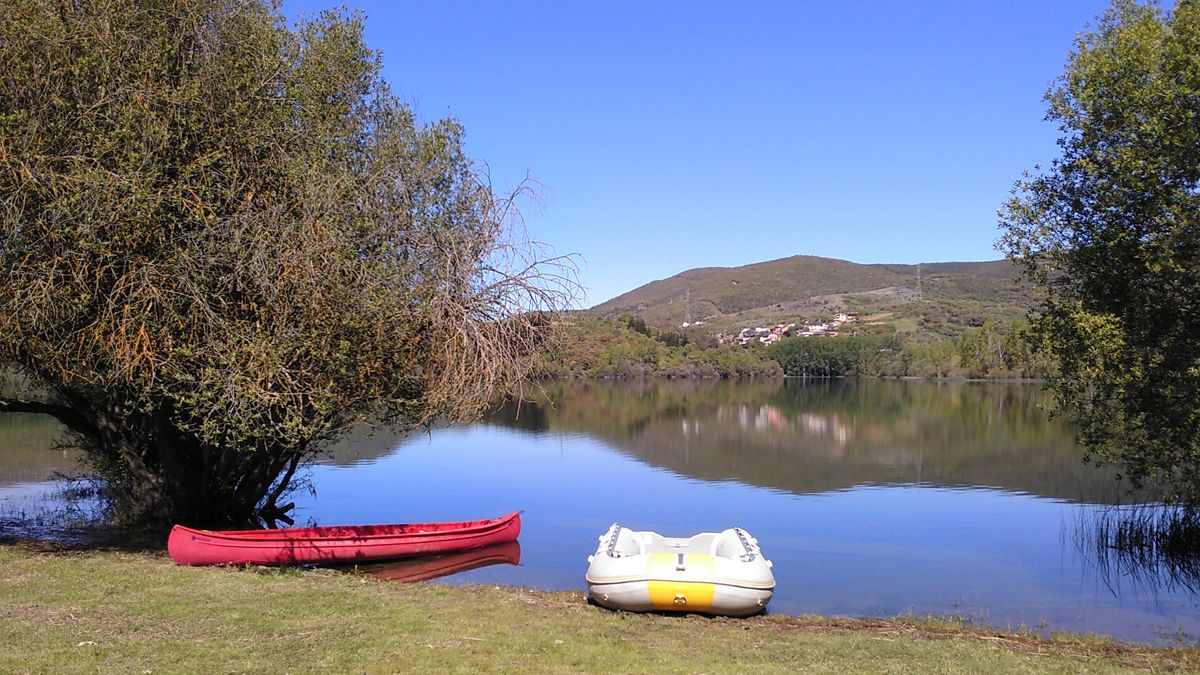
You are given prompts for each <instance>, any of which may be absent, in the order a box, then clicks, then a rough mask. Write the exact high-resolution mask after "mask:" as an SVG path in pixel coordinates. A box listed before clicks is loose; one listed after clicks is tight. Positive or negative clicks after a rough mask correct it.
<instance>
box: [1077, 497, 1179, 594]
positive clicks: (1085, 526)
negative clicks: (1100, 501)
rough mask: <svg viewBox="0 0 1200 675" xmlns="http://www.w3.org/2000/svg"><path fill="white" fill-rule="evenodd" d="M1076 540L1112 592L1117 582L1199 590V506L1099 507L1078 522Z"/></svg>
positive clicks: (1117, 589)
mask: <svg viewBox="0 0 1200 675" xmlns="http://www.w3.org/2000/svg"><path fill="white" fill-rule="evenodd" d="M1074 539H1075V546H1076V548H1077V549H1078V550H1079V553H1080V555H1081V556H1082V557H1083V559H1084V561H1085V562H1087V563H1088V564H1090V565H1091V566H1092V567H1094V568H1095V570H1096V572H1097V573H1098V574H1099V576H1100V578H1101V579H1102V580H1103V581H1104V583H1105V585H1107V586H1108V588H1109V590H1111V591H1112V592H1113V594H1114V595H1119V594H1120V589H1121V586H1122V585H1123V584H1125V583H1129V584H1132V585H1133V586H1134V588H1137V589H1145V590H1149V591H1152V592H1153V591H1159V590H1165V591H1176V590H1181V589H1186V590H1187V591H1190V592H1192V593H1197V592H1200V511H1198V510H1195V509H1186V508H1180V507H1168V506H1162V505H1158V504H1141V505H1134V506H1111V507H1098V508H1097V509H1095V510H1092V511H1089V512H1085V513H1084V514H1083V515H1081V516H1080V517H1079V520H1078V521H1077V522H1076V526H1075V532H1074Z"/></svg>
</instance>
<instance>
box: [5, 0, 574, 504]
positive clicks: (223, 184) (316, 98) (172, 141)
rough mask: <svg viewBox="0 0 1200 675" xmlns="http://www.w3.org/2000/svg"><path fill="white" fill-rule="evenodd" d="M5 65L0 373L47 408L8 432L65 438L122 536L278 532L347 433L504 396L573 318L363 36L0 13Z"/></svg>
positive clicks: (507, 211) (34, 8) (156, 18)
mask: <svg viewBox="0 0 1200 675" xmlns="http://www.w3.org/2000/svg"><path fill="white" fill-rule="evenodd" d="M0 64H4V65H3V67H2V68H0V370H2V369H3V368H4V367H8V368H15V369H17V370H19V371H21V372H23V373H24V374H26V375H28V376H31V377H32V378H34V380H35V381H36V382H38V383H39V384H40V385H41V389H42V390H43V391H45V392H48V395H46V396H42V397H38V398H34V397H30V399H31V400H26V399H16V398H9V399H0V412H2V411H6V410H7V411H23V412H40V413H46V414H50V415H53V416H55V417H57V418H58V419H59V420H61V421H62V422H63V423H64V424H65V425H66V426H67V427H68V428H69V429H71V430H72V431H73V432H75V436H76V438H77V439H78V441H79V443H80V444H81V445H82V446H83V447H84V449H85V450H86V451H87V452H88V454H89V457H90V458H91V460H92V462H93V464H94V465H95V466H96V467H97V468H98V469H99V470H100V471H101V472H102V474H103V475H104V476H105V477H106V478H107V479H108V485H109V486H110V488H111V489H112V494H113V495H114V496H115V498H116V503H117V505H118V506H120V507H121V509H122V512H123V513H124V514H125V515H126V516H127V517H131V518H136V519H141V520H146V521H149V522H157V523H166V522H170V521H185V522H189V523H197V524H205V525H222V524H234V523H243V522H246V521H249V520H252V519H254V518H255V517H265V518H267V519H271V518H274V517H277V516H280V515H282V512H283V511H286V507H283V506H281V505H280V503H279V501H280V499H281V496H282V495H284V494H285V490H286V488H287V486H288V484H289V481H290V479H291V478H292V476H293V474H294V472H295V470H296V467H297V466H298V465H300V464H301V463H302V462H304V461H305V460H306V459H308V458H310V457H312V456H313V453H315V452H317V451H318V450H319V449H320V447H321V445H322V443H323V442H325V441H328V440H330V439H331V438H333V437H335V436H337V435H338V434H339V433H341V432H343V431H345V430H346V429H347V428H348V427H350V426H351V425H353V424H355V423H356V422H357V421H359V420H362V419H364V418H373V419H377V420H383V421H386V422H391V423H396V424H401V425H413V424H419V423H422V422H427V421H430V420H433V419H435V418H437V417H441V416H461V415H469V414H472V413H474V412H475V411H477V410H479V408H480V406H481V405H483V404H484V403H485V402H486V401H487V400H488V399H489V397H491V396H493V395H494V393H496V392H497V391H498V390H500V389H503V388H504V387H507V386H510V385H512V384H514V383H516V382H519V381H520V379H521V378H522V377H523V376H524V375H525V373H526V372H527V369H528V367H529V365H530V363H531V359H532V358H533V356H534V354H535V351H536V350H537V348H538V345H539V343H540V341H541V340H543V339H544V337H545V334H546V330H547V327H548V321H547V314H546V312H549V311H553V310H554V309H556V308H558V307H560V306H562V303H563V302H564V301H565V300H567V299H568V298H567V296H566V295H564V294H565V293H566V292H568V291H569V290H570V289H571V286H570V276H569V272H570V270H569V268H567V267H563V266H558V265H556V261H555V260H553V259H551V260H546V259H544V257H542V256H541V254H540V249H539V248H538V247H536V246H532V245H530V244H528V243H527V242H525V241H524V240H523V238H521V237H520V236H519V235H520V228H519V222H517V219H516V216H515V215H514V213H515V212H514V211H513V210H512V209H513V202H512V200H511V196H503V195H498V194H496V193H495V192H493V190H492V189H491V187H490V186H489V185H488V184H487V182H486V181H484V180H481V177H480V174H479V172H477V171H476V170H475V167H474V165H473V164H472V162H471V161H470V160H469V159H468V158H467V157H466V156H465V155H464V153H463V148H462V138H463V131H462V129H461V128H460V126H459V124H458V123H457V122H455V121H454V120H452V119H446V120H441V121H438V122H434V123H432V124H428V125H421V124H418V123H417V122H416V120H415V119H414V115H413V112H412V111H411V109H410V108H409V107H408V106H406V105H404V104H403V103H401V102H400V101H398V100H397V98H396V97H395V96H394V95H393V94H392V93H391V92H390V91H389V89H388V87H387V85H386V83H385V82H384V81H383V79H382V78H381V75H380V63H379V57H378V55H377V54H376V53H374V52H373V51H371V50H369V49H368V48H367V47H366V46H365V43H364V40H363V33H362V24H361V19H360V17H358V16H345V15H343V14H340V13H324V14H321V15H319V16H317V17H315V18H311V19H308V20H304V21H301V22H300V23H299V24H297V25H296V26H295V27H289V26H288V24H287V23H286V22H285V21H284V19H283V17H282V16H281V15H280V13H279V11H278V9H277V8H276V7H274V6H273V5H271V4H268V3H266V2H259V1H255V0H89V1H87V2H58V1H55V0H0ZM563 272H565V273H567V276H565V277H564V276H560V273H563Z"/></svg>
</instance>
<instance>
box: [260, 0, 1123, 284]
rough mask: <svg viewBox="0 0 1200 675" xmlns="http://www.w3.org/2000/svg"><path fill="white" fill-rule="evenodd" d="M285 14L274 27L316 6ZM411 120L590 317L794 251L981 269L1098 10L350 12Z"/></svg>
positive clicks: (943, 4)
mask: <svg viewBox="0 0 1200 675" xmlns="http://www.w3.org/2000/svg"><path fill="white" fill-rule="evenodd" d="M334 4H335V3H332V2H323V1H321V0H304V1H302V2H301V1H295V2H293V1H291V0H285V2H284V5H283V8H284V12H285V13H286V14H287V15H288V16H289V17H290V18H295V17H296V16H298V15H300V14H301V13H304V12H312V11H315V10H318V9H322V8H327V7H331V6H334ZM348 6H349V7H350V8H352V9H353V8H359V9H362V10H363V11H364V13H365V14H366V16H367V21H366V26H367V41H368V42H369V44H370V45H371V46H372V47H374V48H376V49H379V50H381V51H382V53H383V60H384V64H385V76H386V77H387V79H388V80H389V82H391V84H392V86H393V88H394V89H395V91H396V92H397V93H398V94H399V96H400V97H401V98H403V99H404V100H406V101H408V102H410V103H412V104H413V105H414V107H415V109H416V110H417V112H418V114H419V116H420V117H421V118H422V119H424V120H427V121H428V120H432V119H435V118H438V117H443V116H446V115H453V116H454V117H456V118H458V119H459V120H461V121H462V122H463V124H464V126H465V127H466V129H467V134H468V136H467V150H468V152H469V153H470V155H471V156H472V157H474V158H476V159H477V160H480V161H483V162H486V163H487V165H488V166H489V167H490V170H491V175H492V181H493V184H494V185H496V186H497V187H498V188H504V187H505V186H509V185H514V184H516V183H517V182H519V181H520V180H521V179H523V178H524V177H525V176H526V174H529V175H530V176H532V177H533V178H534V179H536V180H537V181H539V182H540V183H542V184H543V188H542V189H541V193H542V202H541V204H540V206H534V207H530V208H527V209H525V213H526V219H527V226H528V229H529V231H530V233H531V235H532V236H533V237H534V238H535V239H538V240H541V241H544V242H546V243H548V244H551V245H552V246H553V247H554V249H555V250H556V251H557V252H558V253H577V254H579V255H580V256H582V269H581V271H580V281H581V283H582V284H583V285H584V286H585V287H586V288H587V289H588V296H587V297H586V298H585V299H584V300H583V301H582V304H583V306H591V305H593V304H596V303H599V302H602V301H604V300H606V299H608V298H611V297H613V296H615V295H618V294H620V293H623V292H625V291H627V290H630V289H633V288H635V287H637V286H640V285H642V284H644V283H647V282H649V281H652V280H654V279H661V278H664V277H668V276H671V275H673V274H676V273H678V272H681V271H683V270H685V269H690V268H693V267H706V266H737V265H744V264H747V263H752V262H760V261H763V260H771V259H774V258H781V257H785V256H790V255H797V254H806V255H819V256H827V257H832V258H842V259H846V260H852V261H855V262H862V263H871V262H899V263H916V262H922V261H925V262H935V261H948V260H990V259H995V258H999V257H1000V254H999V253H998V252H997V251H996V250H995V248H994V242H995V240H996V238H997V236H998V231H997V227H996V222H997V218H996V210H997V209H998V208H999V207H1000V205H1001V204H1002V202H1003V201H1004V200H1005V198H1006V197H1007V196H1008V191H1009V188H1010V186H1011V185H1012V182H1013V181H1014V180H1015V179H1016V178H1018V177H1019V175H1020V173H1021V171H1022V170H1024V169H1030V168H1032V167H1033V166H1034V165H1035V164H1039V163H1040V164H1043V165H1044V164H1046V163H1048V162H1049V160H1050V159H1051V158H1053V157H1054V156H1055V154H1056V148H1055V144H1054V141H1055V138H1056V137H1057V130H1056V129H1055V127H1054V126H1053V125H1052V124H1051V123H1048V122H1044V121H1043V117H1044V114H1045V104H1044V102H1043V101H1042V96H1043V94H1044V93H1045V91H1046V89H1047V87H1048V86H1049V85H1050V83H1051V82H1052V81H1053V80H1054V79H1055V78H1056V77H1057V76H1058V75H1059V74H1060V73H1061V72H1062V70H1063V66H1064V64H1065V62H1066V57H1067V54H1068V52H1069V51H1070V50H1071V48H1072V41H1073V39H1074V36H1075V35H1076V33H1078V32H1080V31H1082V30H1083V29H1084V28H1085V27H1086V26H1087V25H1088V24H1090V23H1091V22H1092V21H1093V19H1094V18H1095V17H1096V15H1097V14H1099V13H1100V12H1101V11H1103V10H1104V8H1105V7H1106V6H1107V2H1103V1H1101V0H1055V1H1053V2H1047V1H1046V0H1003V1H1001V0H996V1H994V2H992V1H988V2H982V1H980V2H971V1H964V0H946V1H929V2H900V1H895V2H868V1H865V0H860V1H856V2H801V1H800V0H795V1H792V2H623V1H605V2H599V1H597V2H579V1H574V0H572V1H565V2H564V1H562V0H558V1H553V2H526V1H521V2H516V1H514V2H497V1H488V2H484V1H472V2H466V1H451V0H423V1H421V2H399V1H397V2H367V1H365V0H359V1H358V2H355V0H350V2H349V3H348Z"/></svg>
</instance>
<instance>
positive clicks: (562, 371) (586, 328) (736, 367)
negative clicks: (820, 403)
mask: <svg viewBox="0 0 1200 675" xmlns="http://www.w3.org/2000/svg"><path fill="white" fill-rule="evenodd" d="M563 323H564V324H565V325H564V326H563V331H562V339H561V340H559V341H557V342H556V343H554V344H553V345H551V346H550V347H549V348H548V349H547V350H546V352H545V354H544V356H543V366H542V370H541V374H542V375H543V376H546V377H562V378H572V377H598V378H630V377H633V378H639V377H721V378H726V377H754V376H777V375H780V374H782V373H781V371H780V370H779V365H778V364H776V363H775V362H774V361H771V360H770V359H769V358H767V357H766V355H765V350H762V349H749V350H747V349H742V348H740V347H736V346H733V345H727V346H725V347H722V348H719V349H705V348H702V347H700V346H697V345H696V344H695V343H692V342H688V341H685V342H684V343H683V344H670V343H671V342H676V341H677V338H673V337H670V335H671V334H670V333H668V334H667V336H668V339H667V340H663V339H661V338H662V337H663V334H660V335H659V338H660V339H654V338H650V337H648V336H646V335H644V334H642V333H641V332H638V331H635V330H633V329H631V328H630V327H629V325H628V324H627V322H625V321H620V320H612V319H602V318H597V317H590V316H587V315H583V314H576V315H573V316H571V317H570V318H568V319H565V320H564V322H563ZM683 337H685V338H686V336H683Z"/></svg>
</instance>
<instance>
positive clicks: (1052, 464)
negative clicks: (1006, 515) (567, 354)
mask: <svg viewBox="0 0 1200 675" xmlns="http://www.w3.org/2000/svg"><path fill="white" fill-rule="evenodd" d="M1040 395H1041V394H1040V392H1039V391H1038V389H1037V388H1036V387H1030V386H1014V385H996V384H977V383H954V384H943V385H931V384H926V383H919V384H917V385H914V383H908V382H894V381H865V382H853V381H833V382H818V383H812V382H809V383H805V382H797V381H787V382H783V381H778V380H774V381H767V382H755V383H752V384H746V383H730V382H687V383H672V382H637V383H604V382H588V383H582V384H556V385H550V386H548V387H547V388H546V398H545V399H543V400H541V401H537V402H533V403H529V402H526V403H523V404H522V405H521V406H520V408H519V409H518V408H517V406H515V405H509V406H507V407H505V408H504V409H502V410H500V411H498V412H496V413H495V414H493V415H491V416H490V417H489V418H488V422H489V423H491V424H496V425H500V426H505V427H511V428H518V429H523V430H529V431H538V432H543V433H551V432H552V433H558V432H570V433H586V434H588V435H590V436H593V437H595V438H599V439H603V440H604V441H606V442H608V443H611V444H612V445H614V446H615V447H617V448H619V449H620V450H621V451H622V452H625V453H627V454H629V455H630V456H632V457H634V458H636V459H638V460H639V461H643V462H646V463H649V464H652V465H654V466H658V467H662V468H665V469H668V470H670V471H672V472H674V473H677V474H680V475H684V476H689V477H694V478H700V479H704V480H737V481H742V482H746V483H750V484H753V485H758V486H762V487H767V488H772V489H778V490H785V491H787V492H791V493H794V494H811V493H819V492H829V491H834V490H844V489H847V488H850V487H853V486H856V485H871V484H877V485H896V484H922V485H932V486H944V487H992V488H999V489H1002V490H1006V491H1012V492H1021V493H1027V494H1033V495H1039V496H1043V497H1050V498H1053V499H1061V500H1066V501H1074V502H1086V503H1097V504H1114V503H1118V502H1120V501H1121V500H1122V498H1123V497H1124V494H1123V489H1122V486H1121V484H1120V483H1118V482H1117V481H1116V480H1115V472H1113V471H1112V470H1108V469H1100V468H1097V467H1095V466H1089V465H1085V464H1083V463H1082V461H1081V457H1082V454H1081V451H1080V450H1079V448H1078V447H1077V446H1076V445H1075V443H1074V441H1073V437H1072V433H1071V430H1070V429H1069V428H1068V427H1067V426H1066V425H1064V424H1062V423H1059V422H1056V421H1050V420H1047V419H1046V416H1045V413H1044V412H1043V411H1042V410H1040V409H1039V408H1038V402H1039V399H1040Z"/></svg>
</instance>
